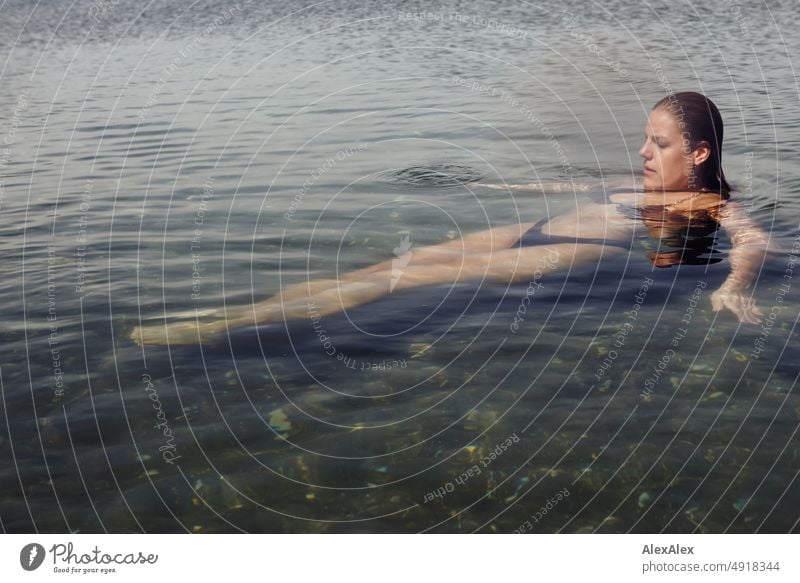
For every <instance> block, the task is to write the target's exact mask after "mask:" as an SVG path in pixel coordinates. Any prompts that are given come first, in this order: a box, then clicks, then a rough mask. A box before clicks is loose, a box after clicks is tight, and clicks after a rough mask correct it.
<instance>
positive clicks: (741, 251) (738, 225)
mask: <svg viewBox="0 0 800 583" xmlns="http://www.w3.org/2000/svg"><path fill="white" fill-rule="evenodd" d="M719 219H720V224H721V225H722V228H723V229H724V230H725V232H726V234H727V235H728V237H729V238H730V240H731V245H732V249H731V252H730V262H731V272H730V274H729V275H728V277H727V278H726V279H725V281H724V282H723V283H722V285H721V286H720V288H719V289H718V290H717V291H715V292H714V293H713V294H711V307H712V308H713V309H714V311H715V312H718V311H719V310H721V309H723V308H727V309H728V310H730V311H732V312H733V313H734V314H736V316H737V317H738V318H739V321H740V322H748V323H751V324H758V323H760V322H761V317H762V316H763V315H764V314H763V312H762V311H761V310H760V309H759V308H758V307H757V306H756V305H755V300H753V298H752V296H751V295H749V294H748V293H747V290H748V289H750V287H752V285H753V284H754V283H755V281H756V279H757V278H758V273H759V271H760V270H761V266H762V265H763V264H764V258H765V256H766V254H767V252H768V251H771V250H773V248H772V247H771V246H770V241H769V236H768V235H767V233H765V232H764V231H763V230H762V229H761V227H759V226H758V225H757V224H755V223H754V222H753V221H752V220H751V219H750V217H749V216H748V215H747V212H746V211H745V210H744V209H743V208H742V206H741V205H740V204H739V203H737V202H729V203H728V204H726V205H725V207H724V208H723V209H722V210H721V211H720V217H719Z"/></svg>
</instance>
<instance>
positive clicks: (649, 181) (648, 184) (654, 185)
mask: <svg viewBox="0 0 800 583" xmlns="http://www.w3.org/2000/svg"><path fill="white" fill-rule="evenodd" d="M642 188H644V189H645V190H663V185H662V184H661V181H660V180H656V179H654V178H651V177H650V176H645V177H644V179H643V180H642Z"/></svg>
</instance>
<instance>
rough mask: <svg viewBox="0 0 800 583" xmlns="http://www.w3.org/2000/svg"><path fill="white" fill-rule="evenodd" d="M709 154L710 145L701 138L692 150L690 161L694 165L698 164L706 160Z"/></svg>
mask: <svg viewBox="0 0 800 583" xmlns="http://www.w3.org/2000/svg"><path fill="white" fill-rule="evenodd" d="M710 155H711V146H710V145H709V144H708V142H707V141H705V140H701V141H700V142H699V143H698V144H697V146H696V147H695V149H694V150H692V162H693V163H694V165H695V166H700V164H702V163H703V162H705V161H706V160H708V157H709V156H710Z"/></svg>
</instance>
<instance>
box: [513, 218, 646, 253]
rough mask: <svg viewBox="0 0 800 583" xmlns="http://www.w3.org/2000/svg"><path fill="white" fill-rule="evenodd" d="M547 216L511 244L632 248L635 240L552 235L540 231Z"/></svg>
mask: <svg viewBox="0 0 800 583" xmlns="http://www.w3.org/2000/svg"><path fill="white" fill-rule="evenodd" d="M549 220H550V218H549V217H545V218H543V219H542V220H540V221H539V222H538V223H536V224H535V225H533V226H532V227H531V228H530V229H528V230H527V231H525V233H524V234H523V235H522V237H520V238H519V240H518V241H517V242H516V243H514V245H512V247H529V246H531V245H552V244H553V243H573V244H575V243H585V244H590V245H611V246H613V247H622V248H623V249H628V250H631V249H633V246H634V243H635V241H633V240H631V241H622V240H619V239H616V240H615V239H602V238H594V239H593V238H589V237H569V236H567V235H552V234H549V235H548V234H545V233H543V232H542V227H543V226H544V225H546V224H547V223H548V221H549Z"/></svg>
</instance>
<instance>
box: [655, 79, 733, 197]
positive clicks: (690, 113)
mask: <svg viewBox="0 0 800 583" xmlns="http://www.w3.org/2000/svg"><path fill="white" fill-rule="evenodd" d="M658 108H664V109H665V110H667V111H668V112H670V113H671V114H672V115H673V116H674V117H675V119H676V121H677V122H678V124H679V126H680V124H681V123H682V124H683V126H680V129H681V132H682V133H685V134H688V138H689V145H690V147H691V148H692V149H693V150H694V149H695V148H696V147H697V146H698V145H699V144H700V142H702V141H705V142H708V145H709V147H710V149H711V153H710V155H709V156H708V159H706V161H705V162H703V163H702V164H700V166H698V167H697V174H696V178H697V181H698V182H699V184H697V185H696V188H695V189H697V190H700V189H707V190H711V191H714V192H718V193H719V194H722V195H727V194H728V193H729V192H730V191H731V190H732V189H731V186H730V184H728V181H727V180H725V174H724V173H723V172H722V136H723V130H722V116H721V115H720V113H719V109H717V106H716V105H714V103H713V102H712V101H711V100H710V99H709V98H708V97H706V96H705V95H701V94H700V93H695V92H694V91H684V92H682V93H673V94H672V95H667V96H666V97H665V98H664V99H662V100H660V101H659V102H658V103H656V104H655V105H654V106H653V109H654V110H655V109H658Z"/></svg>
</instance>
